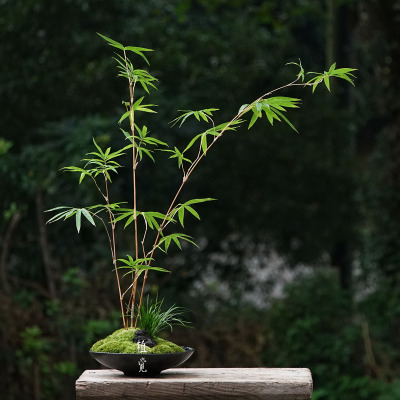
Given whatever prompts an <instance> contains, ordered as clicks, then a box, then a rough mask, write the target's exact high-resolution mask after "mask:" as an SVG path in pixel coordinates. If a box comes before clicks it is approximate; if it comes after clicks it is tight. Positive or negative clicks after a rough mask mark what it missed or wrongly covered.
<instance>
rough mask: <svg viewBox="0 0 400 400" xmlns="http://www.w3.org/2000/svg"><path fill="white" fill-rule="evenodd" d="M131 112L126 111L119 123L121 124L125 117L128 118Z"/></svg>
mask: <svg viewBox="0 0 400 400" xmlns="http://www.w3.org/2000/svg"><path fill="white" fill-rule="evenodd" d="M130 113H131V112H130V111H127V112H126V113H124V114H123V115H122V117H121V118H120V119H119V121H118V123H119V124H120V123H121V122H122V121H123V120H124V119H126V118H128V117H129V115H130Z"/></svg>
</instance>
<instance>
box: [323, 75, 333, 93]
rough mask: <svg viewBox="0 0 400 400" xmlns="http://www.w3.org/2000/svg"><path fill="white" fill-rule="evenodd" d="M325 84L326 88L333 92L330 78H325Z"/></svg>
mask: <svg viewBox="0 0 400 400" xmlns="http://www.w3.org/2000/svg"><path fill="white" fill-rule="evenodd" d="M324 83H325V86H326V87H327V89H328V90H329V91H331V87H330V83H329V76H326V77H325V78H324Z"/></svg>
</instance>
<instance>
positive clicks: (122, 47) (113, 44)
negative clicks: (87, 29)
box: [97, 32, 124, 50]
mask: <svg viewBox="0 0 400 400" xmlns="http://www.w3.org/2000/svg"><path fill="white" fill-rule="evenodd" d="M97 34H98V35H99V36H100V37H102V38H103V39H104V40H105V41H107V42H108V44H109V45H110V46H113V47H116V48H117V49H120V50H124V46H123V45H122V44H121V43H118V42H116V41H115V40H113V39H110V38H109V37H107V36H104V35H102V34H101V33H98V32H97Z"/></svg>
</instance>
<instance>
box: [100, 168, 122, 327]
mask: <svg viewBox="0 0 400 400" xmlns="http://www.w3.org/2000/svg"><path fill="white" fill-rule="evenodd" d="M104 180H105V187H106V202H107V209H108V215H109V218H110V223H111V253H112V259H113V265H114V269H115V275H116V278H117V286H118V294H119V301H120V306H121V314H122V322H123V325H124V328H127V325H126V322H125V313H124V304H123V301H122V292H121V283H120V280H119V274H118V268H117V252H116V244H115V222H114V215H113V213H112V211H111V207H110V198H109V191H108V183H107V176H106V175H105V174H104Z"/></svg>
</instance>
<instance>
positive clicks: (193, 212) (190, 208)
mask: <svg viewBox="0 0 400 400" xmlns="http://www.w3.org/2000/svg"><path fill="white" fill-rule="evenodd" d="M185 209H186V210H188V211H189V212H190V213H191V214H192V215H193V216H195V217H196V218H197V219H200V215H199V213H198V212H197V211H196V210H195V209H194V208H192V207H190V206H186V207H185Z"/></svg>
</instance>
